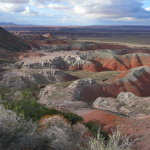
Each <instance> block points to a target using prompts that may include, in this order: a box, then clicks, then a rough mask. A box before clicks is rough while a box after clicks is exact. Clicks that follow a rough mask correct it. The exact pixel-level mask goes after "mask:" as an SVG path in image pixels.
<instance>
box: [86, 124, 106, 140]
mask: <svg viewBox="0 0 150 150" xmlns="http://www.w3.org/2000/svg"><path fill="white" fill-rule="evenodd" d="M85 126H86V127H87V128H88V129H89V130H90V132H91V133H92V134H93V136H94V137H96V136H97V133H98V131H99V128H100V126H99V125H97V124H96V123H95V122H88V123H86V124H85ZM100 135H101V136H102V138H104V140H105V141H108V139H109V134H108V133H107V132H105V131H103V130H100Z"/></svg>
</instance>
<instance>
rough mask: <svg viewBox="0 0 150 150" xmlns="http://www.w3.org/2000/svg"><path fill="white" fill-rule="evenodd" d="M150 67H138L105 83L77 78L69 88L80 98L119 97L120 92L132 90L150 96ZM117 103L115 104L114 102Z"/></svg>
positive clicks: (140, 94)
mask: <svg viewBox="0 0 150 150" xmlns="http://www.w3.org/2000/svg"><path fill="white" fill-rule="evenodd" d="M149 83H150V67H138V68H134V69H131V70H130V71H128V72H126V73H124V76H122V75H120V76H119V77H118V78H115V79H114V80H111V81H109V82H107V83H105V84H97V83H95V82H94V81H93V80H91V79H82V80H77V81H75V82H74V83H73V84H71V85H70V86H69V87H68V88H69V89H70V90H71V91H72V93H73V95H74V96H75V97H76V99H78V100H84V101H93V100H94V98H98V97H117V96H118V94H119V93H120V92H124V91H127V92H132V93H134V94H135V95H137V96H150V84H149ZM114 105H115V104H114Z"/></svg>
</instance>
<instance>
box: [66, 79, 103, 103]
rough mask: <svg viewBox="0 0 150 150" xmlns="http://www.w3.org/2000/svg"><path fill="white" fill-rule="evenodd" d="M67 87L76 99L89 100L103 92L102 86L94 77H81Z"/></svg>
mask: <svg viewBox="0 0 150 150" xmlns="http://www.w3.org/2000/svg"><path fill="white" fill-rule="evenodd" d="M67 89H68V90H69V91H70V93H72V95H73V97H74V98H75V99H76V100H80V101H87V102H90V101H91V100H93V99H95V98H97V97H98V96H99V95H100V94H102V93H101V86H100V85H98V84H97V83H96V82H95V81H94V80H92V79H90V78H89V79H81V80H77V81H75V82H74V83H72V84H71V85H70V86H68V87H67Z"/></svg>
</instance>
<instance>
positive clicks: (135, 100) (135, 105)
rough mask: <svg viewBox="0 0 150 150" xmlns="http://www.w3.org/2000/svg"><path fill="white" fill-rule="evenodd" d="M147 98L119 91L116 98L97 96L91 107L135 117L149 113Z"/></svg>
mask: <svg viewBox="0 0 150 150" xmlns="http://www.w3.org/2000/svg"><path fill="white" fill-rule="evenodd" d="M149 100H150V98H149V97H148V98H147V97H137V96H135V95H134V94H132V93H130V92H129V93H128V92H121V93H120V94H119V95H118V97H117V98H104V97H99V98H97V99H96V100H95V101H94V103H93V107H94V108H97V109H101V110H108V111H111V112H115V113H118V114H124V115H126V116H129V117H135V116H139V115H141V114H143V115H148V114H150V101H149Z"/></svg>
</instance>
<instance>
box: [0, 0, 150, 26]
mask: <svg viewBox="0 0 150 150" xmlns="http://www.w3.org/2000/svg"><path fill="white" fill-rule="evenodd" d="M0 22H13V23H16V24H24V25H25V24H28V25H29V24H30V25H52V26H57V25H58V26H66V25H67V26H68V25H73V26H77V25H150V0H0Z"/></svg>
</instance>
